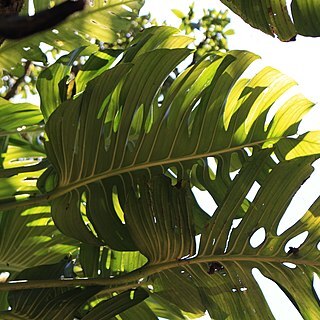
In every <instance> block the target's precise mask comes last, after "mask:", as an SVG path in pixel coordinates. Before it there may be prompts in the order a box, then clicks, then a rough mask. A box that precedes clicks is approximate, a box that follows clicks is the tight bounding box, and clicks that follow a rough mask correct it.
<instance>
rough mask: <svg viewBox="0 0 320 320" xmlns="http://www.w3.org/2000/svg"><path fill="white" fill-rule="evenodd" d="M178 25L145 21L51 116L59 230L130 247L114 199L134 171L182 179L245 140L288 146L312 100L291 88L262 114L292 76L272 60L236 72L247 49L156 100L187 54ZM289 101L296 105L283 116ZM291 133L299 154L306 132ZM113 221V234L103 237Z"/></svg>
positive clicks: (192, 72)
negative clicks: (114, 59) (130, 42)
mask: <svg viewBox="0 0 320 320" xmlns="http://www.w3.org/2000/svg"><path fill="white" fill-rule="evenodd" d="M175 32H176V31H175V30H174V29H173V28H165V27H163V28H158V29H157V28H156V29H150V30H148V31H147V32H146V34H145V35H142V37H141V39H140V41H137V43H136V44H135V45H134V46H133V47H132V48H131V49H130V50H129V51H128V52H127V53H126V55H125V56H124V59H123V61H122V62H120V63H119V64H118V65H117V66H116V67H114V68H112V69H110V70H108V71H105V72H103V73H102V74H101V75H100V76H99V77H97V78H96V79H94V80H92V81H90V82H89V83H88V85H87V88H86V90H85V91H84V93H83V94H81V95H79V96H78V97H76V98H75V99H73V100H70V101H65V102H64V103H63V104H62V105H61V106H60V107H59V108H58V109H57V110H56V111H55V112H54V113H53V114H52V115H51V117H50V118H49V121H48V123H47V126H46V130H47V134H48V137H49V141H48V143H47V144H46V148H47V153H48V157H49V158H50V161H51V162H52V164H53V166H54V169H55V171H56V173H57V175H58V177H59V184H58V186H57V187H56V189H55V190H53V191H52V192H51V194H50V195H49V199H52V200H53V202H52V213H53V217H54V220H55V222H56V224H57V226H58V227H59V228H60V229H61V230H63V232H64V233H66V234H68V235H70V236H72V237H75V238H77V239H79V240H81V241H84V242H86V243H91V244H102V243H106V244H108V245H109V246H111V248H113V249H115V250H124V249H126V250H136V248H135V246H134V242H133V241H132V239H131V237H130V235H129V232H128V229H127V227H126V225H125V224H124V223H123V219H121V215H123V213H122V209H121V207H123V204H124V199H125V198H124V197H125V194H127V192H128V190H127V187H128V186H130V185H132V184H135V183H136V182H135V179H136V176H137V175H140V174H141V172H145V173H147V174H156V173H160V172H166V170H168V169H169V168H170V169H171V170H174V171H175V172H176V174H177V175H178V176H179V177H180V178H183V177H184V176H186V175H188V170H190V169H191V168H192V167H193V165H194V164H195V163H196V162H197V161H198V160H200V159H203V158H205V157H207V156H212V155H221V154H225V153H228V152H231V151H237V150H239V151H240V150H242V149H243V148H244V147H253V146H263V147H272V146H273V145H276V146H277V148H278V149H279V150H278V149H277V150H278V151H277V152H278V153H279V152H280V150H281V152H284V153H288V152H290V150H289V149H288V148H287V147H285V148H284V147H283V148H282V147H281V143H280V142H281V141H286V140H285V139H286V137H289V136H292V135H294V134H295V133H296V131H297V126H298V124H299V122H300V121H301V118H302V116H303V114H304V113H306V112H307V111H308V110H309V109H310V108H311V107H312V103H311V102H309V101H308V100H307V99H306V98H304V97H303V96H301V95H296V96H295V97H294V98H292V99H291V100H288V101H287V102H286V103H284V104H283V106H282V107H281V108H280V109H279V110H278V112H276V114H275V115H274V116H273V117H272V119H271V122H267V120H266V119H267V115H268V113H269V110H270V108H271V107H272V106H273V105H274V103H275V102H276V101H277V99H278V98H279V97H280V96H281V95H282V94H283V93H284V92H286V91H287V90H288V89H289V88H291V87H292V86H293V85H295V82H294V81H292V80H291V79H290V78H288V77H286V76H284V75H283V74H281V73H280V72H279V71H277V70H274V69H272V68H269V67H268V68H265V69H263V70H261V71H260V72H259V73H258V74H257V75H256V76H254V77H253V78H252V79H240V80H239V77H240V76H241V75H242V73H243V72H244V71H245V70H246V69H247V67H248V66H249V65H250V63H251V62H252V61H254V60H255V59H257V56H255V55H254V54H252V53H249V52H246V51H233V52H230V53H228V54H225V55H224V54H222V55H216V56H213V57H212V59H211V60H209V59H207V60H203V61H201V62H200V63H198V64H196V65H195V66H193V67H191V68H189V69H187V70H186V71H185V72H184V73H182V74H181V76H180V77H178V78H177V79H176V80H175V82H174V83H173V85H172V86H171V88H170V89H169V91H168V93H167V94H166V96H165V99H164V101H163V102H161V103H160V102H158V96H159V92H160V89H161V85H162V84H163V82H164V81H165V79H166V77H167V76H168V75H169V74H170V72H171V71H172V70H173V68H174V67H175V66H176V65H177V64H178V63H179V62H180V61H182V60H183V59H184V58H185V57H186V56H187V55H188V54H189V51H188V50H186V49H183V48H177V47H180V46H181V43H182V44H183V45H185V43H186V39H185V38H184V37H182V38H180V37H179V36H177V35H176V34H175ZM293 103H295V105H297V106H299V112H297V113H295V115H294V116H292V117H290V118H287V120H286V121H284V120H283V114H284V113H285V110H290V108H292V107H293ZM268 121H269V120H268ZM314 134H315V133H314ZM315 135H316V134H315ZM164 137H165V138H164ZM317 137H318V136H317V135H316V136H315V137H314V139H317ZM279 141H280V142H279ZM295 141H298V142H299V143H300V142H301V144H300V145H301V146H302V144H304V143H305V144H306V145H305V146H304V147H302V148H301V149H300V151H298V152H297V153H296V154H295V156H303V155H305V153H304V152H306V149H307V148H308V147H307V145H308V140H303V137H300V138H296V140H295ZM311 150H313V151H311V154H312V152H314V153H317V152H318V151H317V150H316V149H314V148H313V147H312V148H311ZM285 156H286V155H285V154H284V157H285ZM48 191H51V190H48ZM81 203H85V204H86V207H84V206H83V205H81ZM88 223H89V224H88ZM75 224H76V225H77V228H74V225H75ZM88 227H89V228H88ZM110 228H111V229H112V230H117V232H116V235H115V234H114V235H113V236H110V234H111V233H110ZM101 241H102V242H101Z"/></svg>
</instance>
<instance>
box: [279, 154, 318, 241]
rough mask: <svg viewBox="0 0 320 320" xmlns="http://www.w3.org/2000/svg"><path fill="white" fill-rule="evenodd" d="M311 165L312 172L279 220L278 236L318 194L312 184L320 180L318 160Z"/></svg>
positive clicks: (301, 215)
mask: <svg viewBox="0 0 320 320" xmlns="http://www.w3.org/2000/svg"><path fill="white" fill-rule="evenodd" d="M312 166H313V167H314V168H315V170H314V172H313V173H312V174H311V176H310V177H309V179H307V180H306V181H305V182H304V183H303V185H302V186H301V188H300V189H299V190H298V192H297V193H296V194H295V196H294V197H293V199H292V200H291V202H290V205H289V206H288V208H287V210H286V212H285V213H284V215H283V216H282V218H281V220H280V222H279V225H278V228H277V235H278V236H279V235H281V234H282V233H283V232H284V231H286V230H288V229H289V228H290V227H292V226H293V225H295V224H296V223H297V221H299V220H300V219H301V218H302V217H303V216H304V214H305V213H306V212H307V211H308V210H309V208H310V206H311V205H312V204H313V203H314V202H315V201H316V199H317V198H318V196H319V193H318V189H317V188H315V187H314V186H316V185H317V184H318V183H319V180H320V160H317V161H315V162H314V163H313V165H312Z"/></svg>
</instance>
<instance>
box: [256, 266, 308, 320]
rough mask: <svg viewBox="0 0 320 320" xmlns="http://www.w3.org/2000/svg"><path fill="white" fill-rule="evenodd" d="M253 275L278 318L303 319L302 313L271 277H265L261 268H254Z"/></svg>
mask: <svg viewBox="0 0 320 320" xmlns="http://www.w3.org/2000/svg"><path fill="white" fill-rule="evenodd" d="M252 275H253V277H254V279H255V280H256V281H257V283H258V285H259V287H260V289H261V291H262V293H263V295H264V297H265V299H266V300H267V303H268V305H269V307H270V310H271V312H272V314H273V316H274V317H275V318H276V319H295V320H303V318H302V316H301V314H300V313H299V311H298V310H297V309H296V307H295V306H294V305H293V303H292V302H291V301H290V299H289V298H288V296H287V295H286V294H285V293H284V292H283V291H282V290H281V289H280V287H279V286H278V285H277V284H276V283H275V282H274V281H273V280H271V279H269V278H267V277H265V276H264V275H263V274H262V273H261V272H260V270H259V269H257V268H254V269H252Z"/></svg>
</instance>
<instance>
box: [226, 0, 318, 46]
mask: <svg viewBox="0 0 320 320" xmlns="http://www.w3.org/2000/svg"><path fill="white" fill-rule="evenodd" d="M221 2H222V3H224V4H225V5H226V6H228V7H229V8H230V9H231V10H232V11H234V12H235V13H236V14H238V15H239V16H240V17H241V18H242V19H243V20H244V21H245V22H247V23H248V24H250V25H251V26H252V27H254V28H257V29H260V30H261V31H263V32H265V33H266V34H269V35H271V36H277V37H278V38H279V39H280V40H282V41H290V40H291V39H294V38H295V36H296V35H297V34H301V35H304V36H312V37H318V36H319V35H320V28H319V23H318V22H319V10H320V4H319V2H318V1H317V0H293V1H292V2H291V6H290V8H288V7H287V3H288V1H285V0H279V1H266V0H261V1H254V0H252V1H246V0H241V1H238V0H221Z"/></svg>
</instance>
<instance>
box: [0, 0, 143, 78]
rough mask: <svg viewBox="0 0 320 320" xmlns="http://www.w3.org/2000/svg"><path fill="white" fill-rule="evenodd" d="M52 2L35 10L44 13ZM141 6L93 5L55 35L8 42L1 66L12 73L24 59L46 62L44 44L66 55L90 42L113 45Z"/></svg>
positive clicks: (128, 1) (133, 2) (120, 1)
mask: <svg viewBox="0 0 320 320" xmlns="http://www.w3.org/2000/svg"><path fill="white" fill-rule="evenodd" d="M40 2H41V5H40ZM50 2H51V1H36V2H35V9H36V10H41V9H44V8H45V7H48V5H49V3H50ZM59 2H61V1H59ZM142 5H143V1H141V0H113V1H108V2H107V3H105V1H94V2H91V3H90V4H88V5H87V6H86V8H85V10H83V11H82V12H81V13H77V14H74V15H72V16H71V17H70V18H69V19H67V20H66V21H65V22H63V23H61V24H59V25H58V26H57V27H56V29H54V30H53V31H52V30H49V31H44V32H40V33H37V34H36V35H32V36H29V37H27V38H25V39H23V40H20V41H9V40H7V41H5V42H4V43H3V44H2V45H1V47H0V66H1V68H3V69H6V70H8V71H9V72H10V71H11V70H12V69H13V68H14V67H15V66H16V65H17V64H19V63H20V61H21V59H22V58H25V59H29V60H32V61H41V62H46V56H45V54H44V53H43V52H42V51H41V50H40V49H39V44H40V43H41V42H44V43H46V44H48V45H51V46H53V47H55V48H59V49H62V50H67V51H72V50H73V49H74V48H78V47H81V46H89V45H90V38H96V39H99V40H101V41H104V42H113V41H114V40H115V39H116V37H117V32H119V30H126V29H127V28H129V27H130V23H131V19H132V18H133V17H134V16H135V15H136V14H137V13H138V11H139V10H140V8H141V6H142ZM94 49H96V46H93V48H91V49H90V48H88V49H87V53H88V52H90V50H94Z"/></svg>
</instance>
